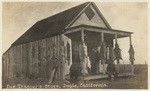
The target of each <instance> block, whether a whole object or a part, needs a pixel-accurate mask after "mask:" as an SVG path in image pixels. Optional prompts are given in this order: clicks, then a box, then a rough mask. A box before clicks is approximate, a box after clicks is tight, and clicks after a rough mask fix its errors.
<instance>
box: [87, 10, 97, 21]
mask: <svg viewBox="0 0 150 91" xmlns="http://www.w3.org/2000/svg"><path fill="white" fill-rule="evenodd" d="M85 14H86V16H87V17H88V18H89V20H91V19H92V18H93V16H94V15H95V13H94V12H93V10H92V9H91V7H87V9H86V10H85Z"/></svg>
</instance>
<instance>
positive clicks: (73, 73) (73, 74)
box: [70, 63, 81, 83]
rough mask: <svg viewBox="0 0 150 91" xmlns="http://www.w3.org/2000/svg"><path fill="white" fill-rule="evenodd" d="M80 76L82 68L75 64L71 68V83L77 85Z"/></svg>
mask: <svg viewBox="0 0 150 91" xmlns="http://www.w3.org/2000/svg"><path fill="white" fill-rule="evenodd" d="M80 74H81V66H80V65H79V64H77V63H73V64H72V65H71V67H70V81H71V82H73V83H76V82H77V79H78V77H79V75H80Z"/></svg>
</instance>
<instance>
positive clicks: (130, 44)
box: [129, 35, 132, 46]
mask: <svg viewBox="0 0 150 91" xmlns="http://www.w3.org/2000/svg"><path fill="white" fill-rule="evenodd" d="M129 41H130V46H131V45H132V39H131V35H130V36H129Z"/></svg>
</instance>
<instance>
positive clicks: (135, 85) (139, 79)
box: [2, 65, 148, 89]
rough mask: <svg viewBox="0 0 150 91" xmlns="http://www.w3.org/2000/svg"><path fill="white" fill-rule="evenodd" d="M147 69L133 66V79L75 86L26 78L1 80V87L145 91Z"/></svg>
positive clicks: (81, 83)
mask: <svg viewBox="0 0 150 91" xmlns="http://www.w3.org/2000/svg"><path fill="white" fill-rule="evenodd" d="M147 69H148V67H147V65H135V68H134V70H135V75H134V76H133V77H122V78H117V79H116V80H113V81H110V80H108V79H97V80H90V81H78V82H77V83H76V84H73V83H70V81H66V80H65V81H60V80H59V81H54V83H52V84H51V83H48V82H49V80H48V79H28V78H9V79H6V78H3V81H2V87H3V89H5V88H12V89H16V88H21V89H22V88H23V89H28V88H31V89H32V88H36V89H38V88H46V89H55V88H57V89H60V88H62V89H67V88H69V89H70V88H72V89H78V88H81V89H93V88H97V89H98V88H100V89H147V88H148V70H147Z"/></svg>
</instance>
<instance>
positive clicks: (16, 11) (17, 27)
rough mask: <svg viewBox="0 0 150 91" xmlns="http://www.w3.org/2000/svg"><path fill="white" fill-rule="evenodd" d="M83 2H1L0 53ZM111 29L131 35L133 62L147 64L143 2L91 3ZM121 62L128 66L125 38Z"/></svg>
mask: <svg viewBox="0 0 150 91" xmlns="http://www.w3.org/2000/svg"><path fill="white" fill-rule="evenodd" d="M81 3H83V2H70V3H67V2H61V3H58V2H57V3H56V2H55V3H52V2H49V3H31V2H30V3H29V2H28V3H18V2H17V3H12V2H11V3H8V2H7V3H6V2H5V3H3V4H2V5H3V6H2V52H5V51H6V50H7V49H8V48H9V47H10V46H11V44H12V43H13V42H14V41H15V40H16V39H17V38H19V37H20V36H21V35H22V34H23V33H24V32H25V31H27V30H28V29H29V28H30V27H31V26H32V25H33V24H35V23H36V22H37V21H39V20H41V19H44V18H46V17H49V16H51V15H54V14H56V13H59V12H61V11H64V10H66V9H69V8H71V7H73V6H76V5H78V4H81ZM95 4H96V5H97V6H98V8H99V10H100V11H101V12H102V14H103V15H104V17H105V18H106V20H107V21H108V23H109V24H110V25H111V27H112V28H113V29H119V30H123V31H130V32H134V34H133V35H132V42H133V47H134V49H135V58H136V60H135V63H136V64H139V63H140V64H143V63H145V61H146V62H147V61H148V54H147V53H148V4H147V3H144V2H113V3H110V2H95ZM118 43H119V45H120V48H121V49H122V55H123V59H124V61H122V62H123V63H129V57H128V55H129V54H128V50H129V38H122V39H119V41H118Z"/></svg>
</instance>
